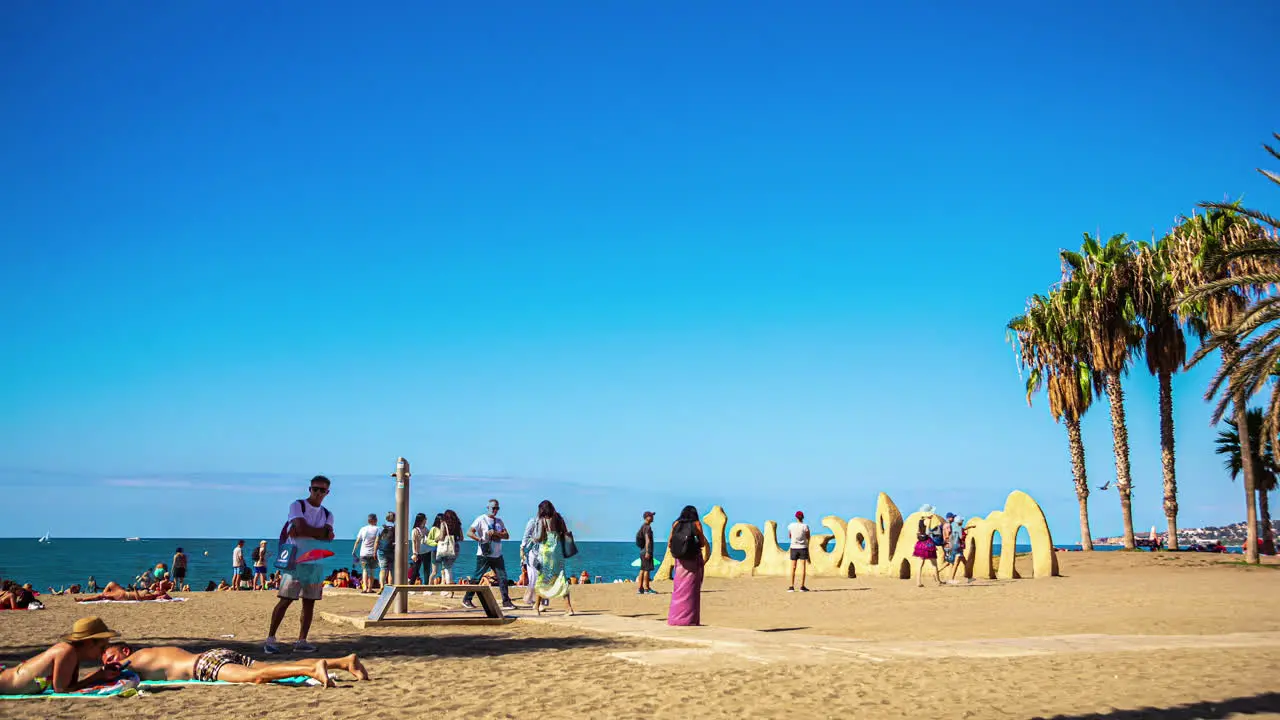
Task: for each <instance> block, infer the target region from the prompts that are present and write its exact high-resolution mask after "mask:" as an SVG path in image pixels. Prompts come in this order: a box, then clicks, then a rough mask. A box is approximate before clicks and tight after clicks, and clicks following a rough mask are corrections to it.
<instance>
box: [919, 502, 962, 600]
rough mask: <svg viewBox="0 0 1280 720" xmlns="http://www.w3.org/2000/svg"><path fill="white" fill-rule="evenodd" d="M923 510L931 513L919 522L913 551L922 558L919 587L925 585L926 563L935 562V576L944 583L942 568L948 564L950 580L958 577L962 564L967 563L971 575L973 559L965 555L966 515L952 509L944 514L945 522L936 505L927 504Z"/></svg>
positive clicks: (921, 509)
mask: <svg viewBox="0 0 1280 720" xmlns="http://www.w3.org/2000/svg"><path fill="white" fill-rule="evenodd" d="M920 512H922V513H927V516H926V518H925V519H922V520H920V522H919V523H918V524H917V526H916V544H915V547H914V548H913V549H912V551H911V555H912V556H913V557H914V558H916V559H917V560H918V561H919V567H918V568H917V569H916V587H924V566H925V563H928V564H929V565H931V566H933V579H934V580H935V581H936V582H937V584H939V585H941V584H942V570H943V569H946V568H947V567H950V568H951V580H950V581H949V582H952V583H954V582H955V581H956V574H957V573H958V572H959V570H960V568H961V567H962V566H963V567H966V571H965V575H966V577H967V576H968V575H969V572H968V569H967V564H968V562H969V560H968V557H967V556H966V555H965V548H964V546H965V542H966V540H967V535H968V533H967V530H966V529H965V526H964V518H962V517H959V516H958V515H956V514H955V513H951V512H949V513H947V514H946V515H944V516H943V517H942V521H941V522H937V517H938V515H937V512H936V511H934V509H933V506H932V505H925V506H924V507H922V508H920ZM939 548H941V549H942V557H943V563H942V566H941V567H939V566H938V550H939ZM970 582H972V578H970Z"/></svg>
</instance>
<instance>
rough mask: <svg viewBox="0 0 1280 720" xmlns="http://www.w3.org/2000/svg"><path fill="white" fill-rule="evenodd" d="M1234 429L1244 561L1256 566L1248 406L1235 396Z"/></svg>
mask: <svg viewBox="0 0 1280 720" xmlns="http://www.w3.org/2000/svg"><path fill="white" fill-rule="evenodd" d="M1234 403H1235V415H1236V428H1238V429H1239V433H1238V434H1239V435H1240V468H1241V470H1243V471H1244V472H1243V473H1242V474H1243V475H1244V493H1245V495H1244V525H1245V534H1244V537H1245V541H1244V561H1245V562H1247V563H1252V564H1254V565H1257V564H1258V562H1259V559H1258V494H1257V493H1256V492H1255V491H1254V480H1253V478H1254V467H1253V438H1251V437H1249V418H1248V412H1249V411H1248V406H1247V404H1246V402H1245V398H1243V397H1239V396H1238V395H1237V396H1236V398H1235V400H1234Z"/></svg>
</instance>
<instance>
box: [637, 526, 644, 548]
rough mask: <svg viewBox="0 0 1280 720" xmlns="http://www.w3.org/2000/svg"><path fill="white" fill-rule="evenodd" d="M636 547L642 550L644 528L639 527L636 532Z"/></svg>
mask: <svg viewBox="0 0 1280 720" xmlns="http://www.w3.org/2000/svg"><path fill="white" fill-rule="evenodd" d="M636 547H638V548H640V549H641V550H643V549H644V528H643V527H641V528H640V529H639V530H637V531H636Z"/></svg>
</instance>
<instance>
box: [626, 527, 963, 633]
mask: <svg viewBox="0 0 1280 720" xmlns="http://www.w3.org/2000/svg"><path fill="white" fill-rule="evenodd" d="M921 512H924V513H927V514H928V515H930V516H931V519H932V522H926V521H924V520H922V521H920V523H919V526H918V527H917V533H916V545H915V547H914V549H913V552H912V554H913V556H914V557H916V558H917V559H918V560H919V567H918V568H917V573H916V577H917V584H918V586H920V587H923V586H924V580H923V576H924V565H925V563H930V564H932V565H933V572H934V578H935V579H936V580H937V582H938V584H942V577H941V569H940V568H939V566H938V549H939V548H941V549H942V550H943V558H944V563H943V565H942V568H945V567H947V566H950V567H951V568H952V569H951V582H955V578H956V574H957V573H958V571H959V570H960V568H961V567H962V566H965V565H966V563H967V562H968V559H967V557H966V555H965V542H966V539H967V538H966V530H965V526H964V519H963V518H961V517H959V516H957V515H956V514H955V513H947V514H946V515H945V516H942V517H941V521H938V516H937V514H936V512H935V511H934V510H933V508H932V506H928V505H926V506H925V507H923V508H921ZM699 518H700V516H699V515H698V509H697V508H696V507H694V506H692V505H686V506H685V507H684V509H683V510H681V511H680V515H679V516H678V517H677V518H676V521H675V522H674V523H672V524H671V534H670V536H669V537H668V540H667V550H668V552H670V553H671V557H672V560H673V561H674V565H673V569H672V589H671V603H670V607H669V608H668V611H667V624H668V625H677V626H682V625H700V624H701V622H702V612H701V610H702V603H701V595H702V580H703V566H704V564H705V562H706V558H705V557H704V556H705V554H706V553H707V552H708V551H707V548H708V547H709V545H708V543H707V537H706V534H705V529H704V528H703V526H702V521H701V520H700V519H699ZM653 521H654V513H653V512H652V511H645V513H644V524H643V525H641V526H640V529H639V530H638V531H637V532H636V546H637V547H639V548H640V574H639V575H638V576H637V577H636V592H637V593H639V594H641V595H646V594H654V590H653V588H652V587H650V585H649V583H650V581H651V580H652V577H651V575H652V573H653V567H654V566H653V561H654V553H653V547H654V543H653V527H652V525H653ZM810 532H811V531H810V529H809V526H808V524H806V523H805V521H804V512H803V511H800V510H797V511H796V513H795V521H794V522H792V523H791V524H790V525H788V526H787V534H788V537H789V541H790V543H789V545H788V554H789V559H790V561H791V572H790V580H789V584H788V586H787V592H796V591H797V589H796V575H797V572H798V574H799V576H800V586H799V592H808V591H809V588H808V587H807V586H806V585H805V580H806V574H807V566H808V564H809V541H810V537H811V535H810ZM967 574H968V573H967V572H966V575H967Z"/></svg>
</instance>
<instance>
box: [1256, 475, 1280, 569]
mask: <svg viewBox="0 0 1280 720" xmlns="http://www.w3.org/2000/svg"><path fill="white" fill-rule="evenodd" d="M1258 512H1259V514H1261V515H1262V552H1263V553H1264V554H1266V555H1275V554H1276V539H1275V532H1274V530H1272V528H1271V502H1270V500H1268V498H1267V491H1266V490H1263V489H1261V488H1259V489H1258Z"/></svg>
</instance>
